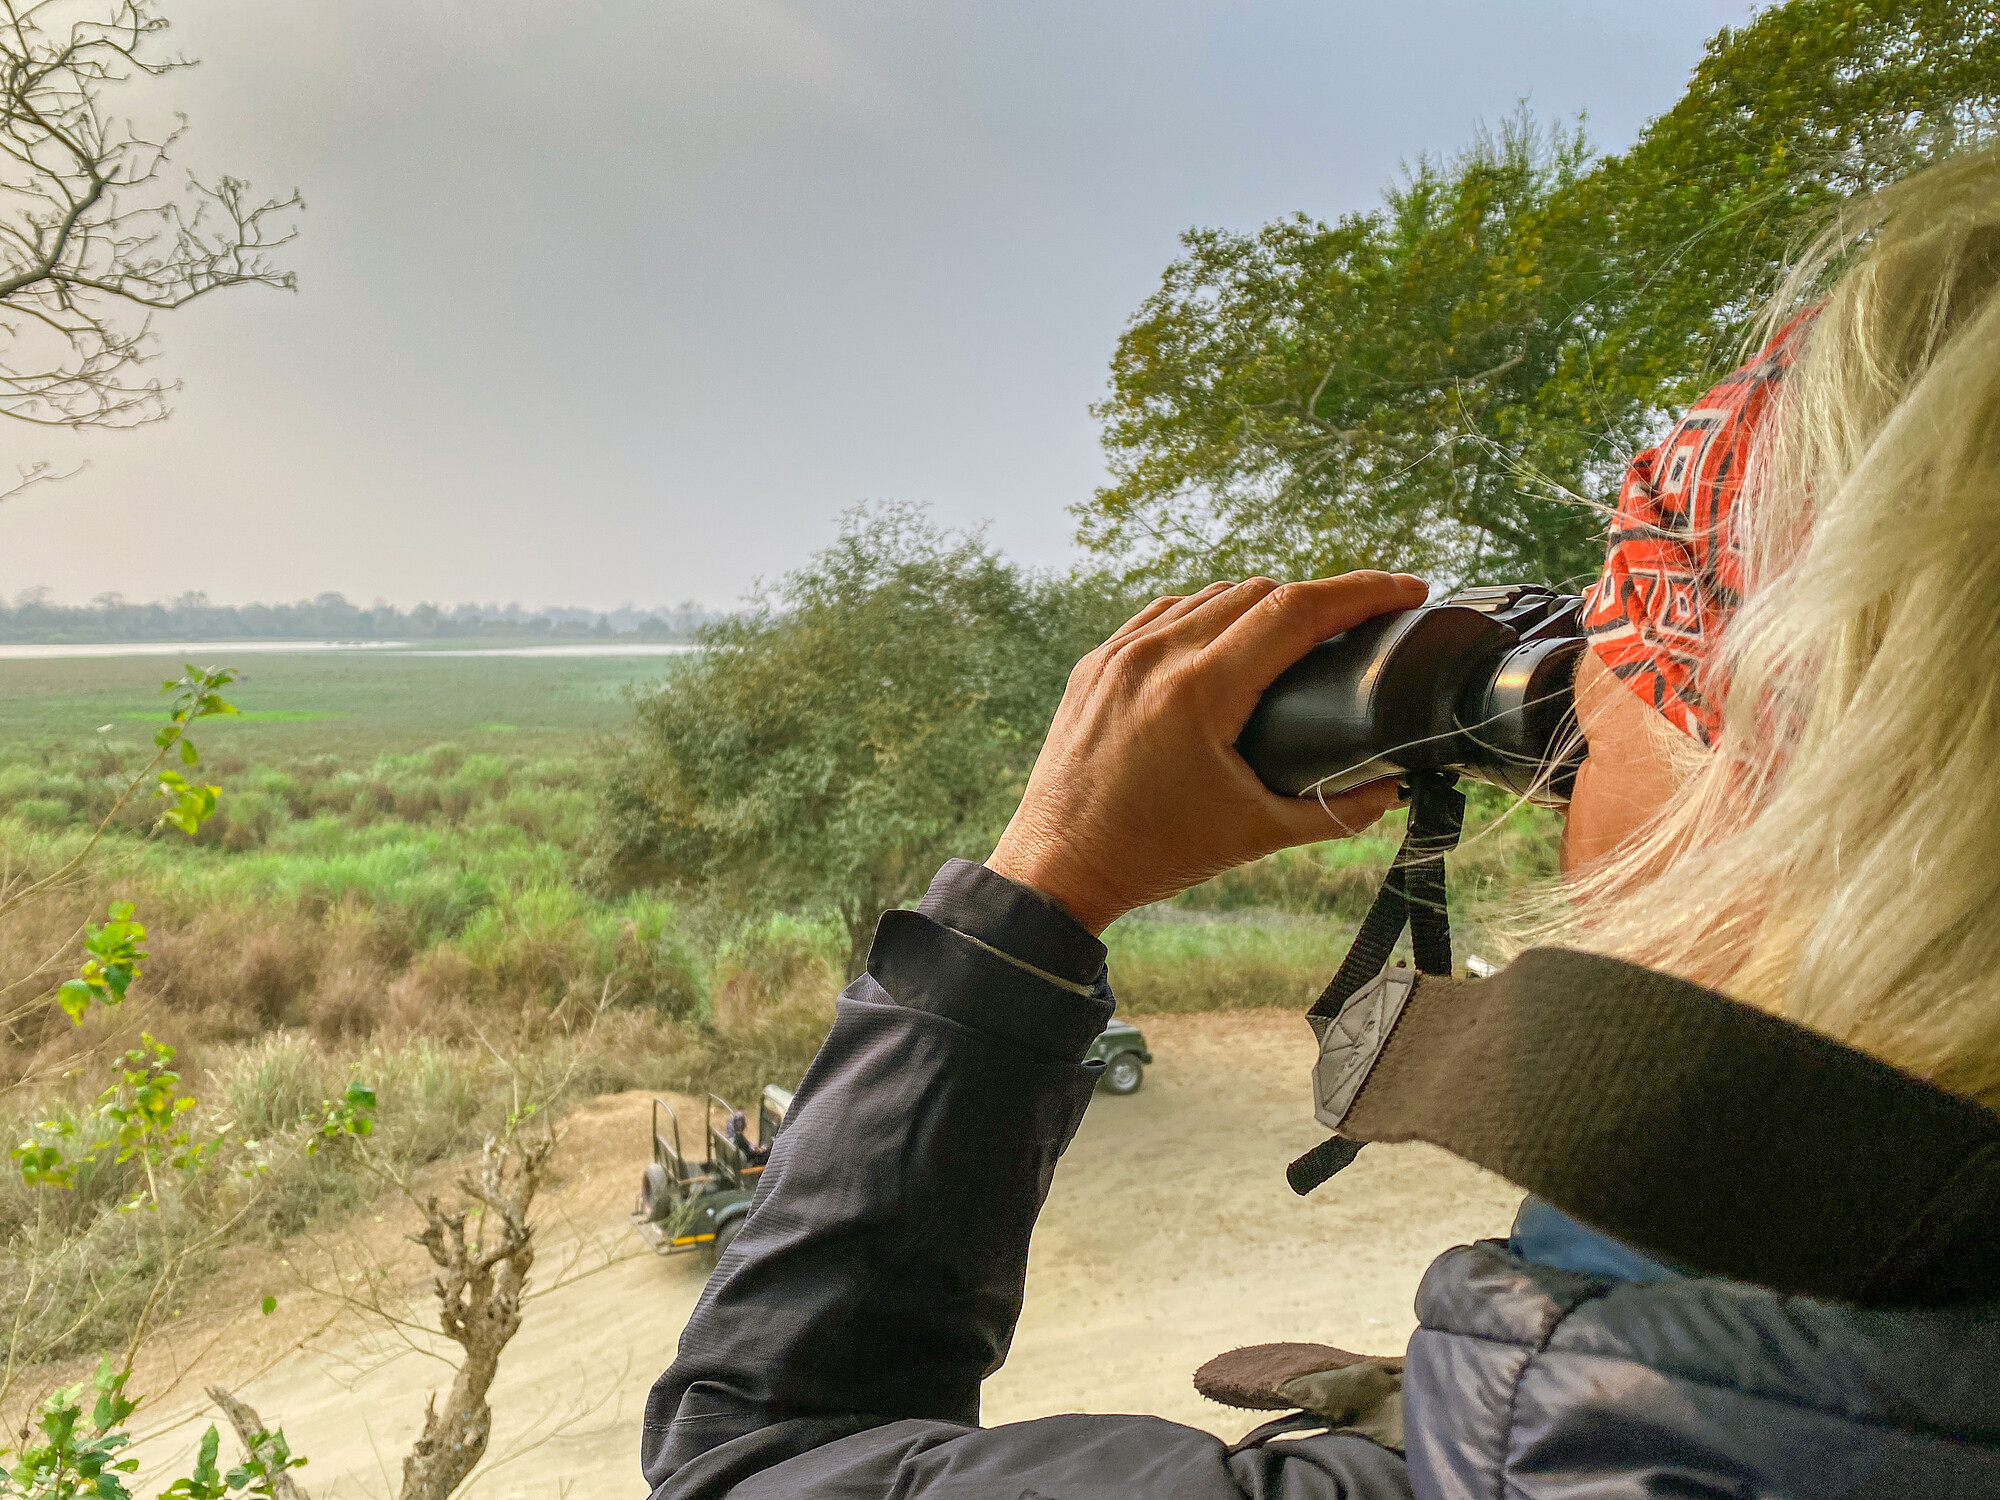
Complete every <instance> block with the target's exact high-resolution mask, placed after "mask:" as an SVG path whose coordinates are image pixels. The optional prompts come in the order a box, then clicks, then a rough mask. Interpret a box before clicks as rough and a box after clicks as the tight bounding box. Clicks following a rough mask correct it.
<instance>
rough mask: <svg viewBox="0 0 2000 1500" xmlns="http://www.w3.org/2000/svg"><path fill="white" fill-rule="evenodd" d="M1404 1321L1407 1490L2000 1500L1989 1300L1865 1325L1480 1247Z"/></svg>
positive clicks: (1553, 1498)
mask: <svg viewBox="0 0 2000 1500" xmlns="http://www.w3.org/2000/svg"><path fill="white" fill-rule="evenodd" d="M1417 1314H1418V1319H1419V1323H1420V1327H1419V1329H1418V1331H1417V1334H1416V1336H1415V1338H1414V1339H1413V1340H1412V1341H1411V1344H1410V1351H1409V1361H1408V1365H1407V1367H1406V1371H1405V1376H1404V1380H1405V1385H1404V1416H1405V1424H1404V1431H1405V1440H1406V1442H1407V1444H1408V1456H1409V1463H1410V1478H1411V1482H1412V1487H1413V1489H1414V1490H1415V1492H1416V1493H1417V1494H1418V1495H1419V1496H1424V1497H1433V1500H1459V1497H1473V1496H1478V1497H1480V1500H1496V1497H1519V1500H1581V1497H1584V1496H1589V1497H1591V1500H1609V1497H1626V1496H1630V1497H1635V1500H1636V1497H1641V1496H1646V1497H1651V1496H1665V1495H1672V1496H1677V1497H1684V1496H1703V1495H1715V1496H1730V1497H1742V1500H1748V1497H1765V1496H1769V1497H1772V1500H1777V1497H1781V1496H1782V1497H1789V1500H1796V1497H1804V1496H1874V1495H1885V1496H1886V1495H1911V1494H1922V1493H1930V1494H1936V1495H1952V1496H1971V1495H1993V1496H2000V1302H1996V1303H1986V1304H1981V1305H1978V1306H1974V1307H1969V1308H1956V1309H1950V1310H1934V1309H1933V1310H1924V1311H1904V1312H1880V1311H1868V1312H1864V1311H1857V1310H1853V1309H1848V1308H1842V1307H1836V1306H1833V1305H1830V1304H1827V1303H1823V1302H1816V1301H1812V1300H1810V1299H1807V1298H1802V1297H1786V1296H1780V1295H1778V1294H1775V1293H1772V1292H1767V1291H1762V1290H1759V1289H1757V1288H1754V1287H1747V1286H1742V1285H1739V1284H1737V1283H1733V1282H1727V1281H1719V1280H1709V1279H1685V1278H1673V1279H1669V1280H1663V1281H1654V1282H1646V1283H1639V1282H1631V1281H1621V1280H1614V1279H1611V1278H1608V1277H1599V1276H1590V1275H1581V1274H1577V1273H1574V1272H1569V1271H1562V1270H1556V1269H1553V1268H1551V1267H1547V1266H1540V1265H1534V1264H1531V1263H1529V1262H1526V1261H1524V1260H1522V1259H1520V1258H1519V1257H1517V1256H1515V1255H1513V1254H1511V1253H1510V1252H1509V1251H1508V1249H1507V1248H1506V1246H1505V1245H1503V1244H1501V1243H1498V1242H1486V1243H1481V1244H1478V1245H1469V1246H1465V1247H1463V1248H1461V1249H1457V1250H1452V1251H1448V1252H1447V1253H1446V1254H1444V1255H1443V1256H1441V1257H1439V1259H1438V1260H1437V1261H1436V1262H1435V1263H1434V1264H1433V1265H1432V1266H1431V1268H1430V1270H1429V1272H1428V1273H1427V1274H1426V1276H1425V1278H1424V1282H1423V1286H1422V1288H1421V1290H1420V1291H1419V1293H1418V1297H1417Z"/></svg>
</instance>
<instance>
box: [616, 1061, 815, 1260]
mask: <svg viewBox="0 0 2000 1500" xmlns="http://www.w3.org/2000/svg"><path fill="white" fill-rule="evenodd" d="M791 1107H792V1094H791V1090H789V1089H781V1088H779V1087H778V1086H777V1085H776V1084H775V1083H773V1084H767V1085H766V1086H765V1089H764V1093H763V1097H762V1098H761V1099H759V1101H758V1103H757V1135H756V1139H754V1140H752V1139H751V1137H750V1133H749V1129H748V1123H749V1122H748V1121H747V1120H746V1119H745V1118H744V1116H743V1112H742V1111H741V1110H739V1109H734V1108H732V1107H731V1106H730V1105H729V1103H728V1101H727V1100H724V1099H719V1098H717V1097H716V1096H715V1095H714V1094H710V1095H709V1096H708V1104H707V1107H706V1109H705V1111H704V1119H703V1122H702V1137H703V1142H704V1146H705V1154H704V1155H703V1156H700V1157H694V1156H690V1155H688V1154H687V1152H686V1150H685V1149H683V1147H682V1144H681V1122H680V1118H679V1116H677V1115H676V1114H675V1113H674V1107H673V1106H672V1105H671V1104H669V1103H667V1101H666V1100H664V1099H659V1098H656V1099H654V1100H653V1159H652V1161H651V1162H649V1163H648V1164H647V1166H646V1172H645V1175H644V1176H643V1177H642V1178H641V1179H640V1182H639V1201H638V1203H637V1204H636V1205H635V1206H634V1208H633V1210H632V1214H631V1218H632V1226H633V1228H635V1229H637V1230H638V1231H639V1237H640V1238H641V1239H643V1240H644V1241H645V1242H646V1243H647V1244H649V1245H651V1246H652V1247H653V1249H654V1250H655V1251H656V1252H658V1253H659V1254H661V1255H678V1254H680V1253H682V1252H683V1251H691V1250H699V1251H701V1252H703V1253H704V1254H705V1255H706V1256H707V1258H708V1261H709V1263H710V1264H711V1265H713V1264H714V1263H715V1262H716V1261H717V1260H718V1259H720V1258H721V1255H722V1252H723V1251H724V1250H725V1249H727V1248H728V1246H729V1242H730V1241H731V1240H733V1239H735V1238H736V1231H737V1230H739V1229H741V1228H742V1227H743V1219H744V1216H745V1215H747V1214H748V1213H749V1212H750V1198H751V1195H752V1194H753V1193H755V1192H756V1190H757V1179H758V1178H759V1177H761V1176H762V1175H763V1172H764V1163H765V1162H767V1161H768V1160H770V1156H771V1143H772V1142H773V1141H775V1140H776V1139H777V1137H778V1132H779V1131H780V1130H781V1129H783V1128H784V1124H785V1113H786V1111H787V1110H789V1109H790V1108H791Z"/></svg>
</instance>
